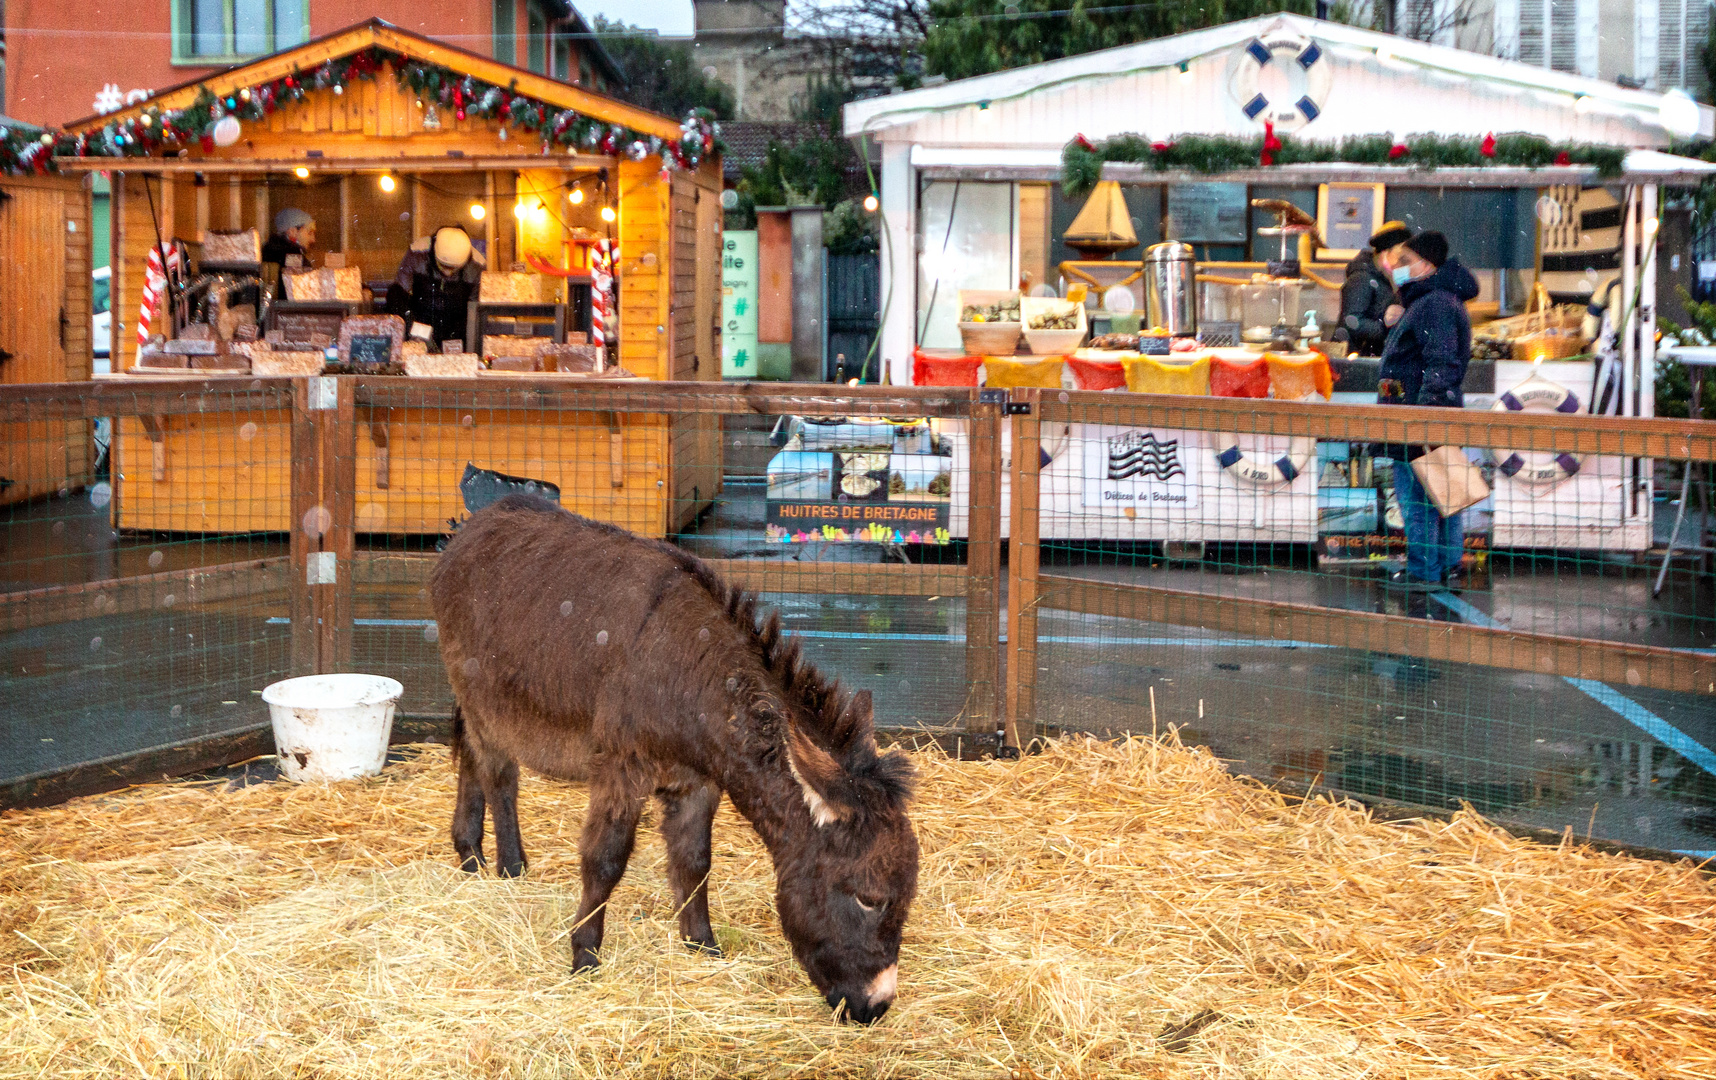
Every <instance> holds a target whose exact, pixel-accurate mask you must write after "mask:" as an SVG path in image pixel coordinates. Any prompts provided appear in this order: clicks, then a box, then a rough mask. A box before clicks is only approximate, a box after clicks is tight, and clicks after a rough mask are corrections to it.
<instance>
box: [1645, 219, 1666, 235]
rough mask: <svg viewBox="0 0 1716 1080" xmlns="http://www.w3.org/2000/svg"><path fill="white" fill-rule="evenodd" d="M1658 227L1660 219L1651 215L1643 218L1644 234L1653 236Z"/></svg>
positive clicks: (1660, 223)
mask: <svg viewBox="0 0 1716 1080" xmlns="http://www.w3.org/2000/svg"><path fill="white" fill-rule="evenodd" d="M1660 228H1662V222H1661V221H1659V220H1657V219H1656V218H1653V217H1648V218H1645V220H1644V230H1645V235H1646V236H1655V235H1656V231H1657V230H1658V229H1660Z"/></svg>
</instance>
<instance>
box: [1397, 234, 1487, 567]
mask: <svg viewBox="0 0 1716 1080" xmlns="http://www.w3.org/2000/svg"><path fill="white" fill-rule="evenodd" d="M1393 278H1394V281H1395V284H1396V285H1397V286H1398V287H1399V289H1400V303H1401V305H1402V307H1404V308H1405V313H1404V314H1403V315H1401V317H1400V321H1399V322H1397V323H1395V324H1394V328H1393V329H1392V330H1390V331H1389V332H1388V341H1387V343H1386V344H1385V345H1384V346H1383V350H1382V367H1381V370H1380V371H1379V372H1378V383H1377V393H1376V400H1377V401H1378V402H1379V403H1380V404H1383V405H1431V406H1437V407H1440V408H1447V409H1458V408H1461V407H1462V406H1463V405H1464V404H1465V397H1464V395H1463V394H1462V393H1461V390H1460V386H1461V384H1462V383H1463V382H1465V380H1466V364H1467V363H1468V362H1469V361H1470V360H1471V358H1472V320H1471V316H1470V315H1468V314H1467V313H1466V301H1468V300H1471V299H1473V298H1474V297H1476V296H1477V295H1478V281H1477V279H1476V278H1474V277H1473V276H1472V272H1471V271H1470V270H1467V269H1466V268H1465V267H1464V266H1461V265H1460V261H1459V260H1458V259H1455V258H1451V257H1450V256H1449V254H1448V240H1447V238H1446V237H1445V236H1443V235H1442V234H1441V233H1439V232H1421V233H1419V234H1418V235H1416V236H1414V237H1412V238H1411V239H1410V240H1408V241H1406V243H1405V245H1404V246H1403V247H1402V249H1401V250H1400V252H1399V254H1398V263H1397V265H1396V266H1395V267H1394V270H1393ZM1384 452H1385V453H1386V455H1387V456H1389V457H1391V458H1393V459H1394V490H1395V493H1396V494H1397V495H1398V496H1399V498H1400V515H1401V518H1402V520H1403V521H1404V523H1405V525H1406V569H1404V570H1401V571H1399V572H1397V573H1396V574H1394V575H1393V576H1392V577H1390V578H1389V581H1390V583H1391V584H1393V585H1395V586H1398V587H1402V588H1407V589H1412V590H1429V589H1435V588H1441V587H1445V586H1448V585H1450V584H1453V579H1454V571H1455V569H1456V568H1457V567H1458V566H1459V565H1460V556H1461V554H1462V552H1463V550H1464V546H1465V530H1464V527H1463V525H1462V523H1461V520H1460V515H1459V514H1454V515H1452V516H1451V517H1443V516H1442V515H1441V514H1439V513H1437V512H1436V507H1435V505H1434V504H1433V503H1431V501H1430V497H1429V495H1428V494H1427V493H1426V492H1425V490H1424V486H1423V484H1421V483H1420V482H1419V480H1418V477H1417V475H1416V474H1414V473H1413V471H1412V467H1411V464H1410V462H1411V461H1412V460H1413V459H1415V458H1417V457H1420V456H1422V455H1423V453H1424V452H1425V448H1424V447H1418V446H1414V447H1404V446H1390V447H1386V448H1385V450H1384Z"/></svg>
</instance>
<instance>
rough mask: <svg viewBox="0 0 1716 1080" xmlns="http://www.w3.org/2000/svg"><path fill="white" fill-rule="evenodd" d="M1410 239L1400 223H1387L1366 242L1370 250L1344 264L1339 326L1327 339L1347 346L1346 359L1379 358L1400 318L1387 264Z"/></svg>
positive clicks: (1361, 252)
mask: <svg viewBox="0 0 1716 1080" xmlns="http://www.w3.org/2000/svg"><path fill="white" fill-rule="evenodd" d="M1411 236H1412V232H1411V230H1410V229H1408V228H1407V227H1406V226H1405V225H1403V224H1401V223H1400V222H1398V221H1390V222H1387V223H1386V224H1384V225H1383V227H1382V228H1380V229H1378V230H1377V231H1376V233H1375V234H1374V235H1373V236H1372V237H1371V238H1370V246H1369V247H1367V248H1361V249H1360V250H1359V253H1358V254H1357V255H1355V256H1353V259H1352V261H1351V262H1349V263H1347V277H1346V281H1345V282H1343V283H1342V284H1341V324H1340V326H1338V327H1336V328H1335V332H1334V333H1333V334H1332V335H1331V337H1332V338H1333V339H1334V340H1335V341H1344V342H1346V343H1347V355H1348V356H1380V355H1382V345H1383V342H1384V341H1386V340H1387V339H1388V328H1389V327H1390V326H1392V325H1394V320H1395V319H1398V318H1399V317H1400V309H1399V306H1398V305H1397V304H1396V303H1395V296H1394V284H1393V283H1392V282H1391V281H1390V280H1389V277H1388V273H1389V271H1390V270H1391V269H1392V268H1393V264H1392V262H1391V261H1390V260H1391V259H1392V258H1393V257H1394V255H1395V254H1396V252H1397V251H1398V249H1399V248H1400V245H1402V244H1404V243H1405V242H1406V241H1407V239H1409V238H1410V237H1411ZM1391 309H1392V317H1391V315H1390V311H1391Z"/></svg>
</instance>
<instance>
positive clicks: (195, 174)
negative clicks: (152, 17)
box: [56, 20, 721, 536]
mask: <svg viewBox="0 0 1716 1080" xmlns="http://www.w3.org/2000/svg"><path fill="white" fill-rule="evenodd" d="M353 58H358V59H359V60H360V61H361V62H360V63H358V64H357V66H356V67H353V66H352V65H353ZM330 65H338V66H337V67H332V68H331V67H330ZM407 68H409V69H410V70H412V71H415V72H417V73H418V74H421V72H423V71H424V70H429V69H430V68H432V69H433V70H434V71H435V72H436V78H438V79H441V80H443V81H444V82H445V83H448V84H452V85H455V86H471V85H475V86H478V87H482V88H489V89H492V90H494V91H496V92H498V93H502V94H504V97H503V98H502V99H501V100H503V101H507V102H510V101H512V100H513V99H514V98H515V97H516V98H517V99H518V100H519V102H521V103H522V106H521V107H522V108H524V109H533V110H537V112H536V115H537V116H538V117H539V118H540V117H541V116H544V115H546V116H549V117H554V116H561V117H564V116H568V115H571V113H572V112H575V113H576V115H577V116H578V118H579V119H580V122H582V123H585V124H588V123H589V122H592V121H594V122H599V123H601V124H603V125H608V127H605V128H604V129H603V130H611V131H615V132H622V131H623V132H624V133H626V134H625V136H624V137H625V138H627V139H632V140H634V141H633V142H630V143H623V144H620V145H616V144H615V142H614V140H611V139H610V140H608V141H607V144H606V145H603V144H602V143H601V142H600V141H598V142H597V143H596V144H595V145H591V146H587V145H583V144H579V145H575V146H567V145H564V140H562V141H558V142H557V141H555V139H554V138H552V136H551V134H550V132H549V130H548V127H547V126H546V125H543V126H542V127H541V128H540V130H532V129H531V128H529V127H527V126H526V125H524V124H522V123H520V122H517V117H516V116H515V115H511V114H508V113H507V111H506V109H505V107H504V106H503V107H502V109H501V110H500V111H499V112H498V113H495V112H494V111H493V110H491V115H489V116H488V117H487V118H483V117H482V116H480V115H479V112H480V110H479V108H478V106H477V103H476V102H474V101H469V100H467V99H465V98H464V97H463V95H462V94H461V95H460V97H459V98H457V99H455V101H456V104H450V103H449V102H448V101H447V100H445V95H443V98H442V100H437V98H436V97H435V96H434V95H433V94H432V93H426V92H424V91H423V90H421V89H413V86H412V85H411V84H410V82H409V81H408V80H407V79H405V78H401V77H400V72H401V71H403V70H407ZM330 70H336V71H340V72H349V71H357V72H358V74H357V75H354V76H352V77H350V78H347V79H344V80H343V81H337V80H332V79H330V78H329V77H328V76H327V74H326V73H327V72H328V71H330ZM318 73H320V74H318ZM289 77H290V78H294V79H296V80H303V82H302V91H301V97H299V96H298V95H297V93H294V94H289V95H287V96H288V97H298V99H297V100H286V99H282V100H280V101H279V103H278V107H277V108H272V109H270V110H269V111H268V113H267V114H266V115H265V116H261V117H255V118H250V119H245V120H244V121H243V122H242V124H241V129H240V133H239V135H238V137H237V138H236V140H235V141H232V142H231V143H230V145H216V144H215V141H214V140H213V139H210V138H202V139H198V138H196V137H194V136H193V137H191V138H189V139H188V140H183V139H182V140H180V141H179V142H177V143H167V144H165V145H164V146H163V147H162V148H160V149H155V150H153V151H152V152H151V153H149V154H148V155H146V156H125V157H123V158H117V159H116V158H115V157H112V156H108V157H100V156H95V154H94V152H93V151H92V152H90V155H89V156H76V155H72V154H67V153H66V152H65V149H66V144H65V142H64V141H62V143H61V146H60V153H59V156H58V157H57V158H56V160H57V163H58V165H59V166H60V168H61V169H63V170H68V171H77V170H83V171H88V170H92V169H108V170H116V171H114V172H113V176H114V184H113V191H114V194H113V207H114V258H113V285H112V288H113V306H114V309H115V310H116V311H118V312H121V313H123V314H122V316H121V318H122V319H123V322H124V328H123V329H119V327H120V325H121V324H120V321H119V320H117V319H116V321H115V324H114V325H115V327H116V329H115V333H114V341H113V343H112V355H113V357H114V364H113V367H114V371H115V372H132V376H131V377H136V378H144V377H147V376H143V375H137V374H135V372H133V371H132V369H133V365H134V364H135V362H136V357H137V351H138V345H139V341H138V336H137V333H136V318H135V317H136V314H137V312H138V309H139V306H140V304H141V303H142V301H143V292H144V277H145V272H146V261H147V259H148V258H149V254H150V252H151V250H152V249H155V248H156V247H157V246H158V245H159V244H161V243H163V242H171V241H173V240H174V239H177V240H178V241H179V242H180V244H181V246H182V247H183V248H184V249H185V250H186V251H187V252H188V253H189V255H190V259H191V262H192V263H193V264H195V263H196V262H197V258H198V255H199V251H200V245H201V244H202V242H203V241H204V239H205V237H206V236H207V235H209V234H210V233H211V232H225V231H233V230H243V229H250V228H255V229H256V230H257V231H258V233H259V235H260V236H261V237H263V238H267V237H268V236H269V234H270V232H271V224H272V221H273V217H274V214H275V213H276V212H277V211H279V210H280V209H282V208H284V207H297V208H300V209H303V210H306V211H308V212H309V213H310V214H311V215H312V216H314V218H315V219H316V228H317V243H316V245H315V248H314V251H313V254H312V264H313V265H316V266H320V265H322V258H323V253H337V254H338V255H340V256H342V257H343V259H344V262H345V265H346V266H348V267H353V266H355V267H358V268H359V269H360V270H361V277H362V280H363V282H364V285H365V287H366V292H365V301H366V302H370V301H371V297H372V296H373V306H374V310H377V311H379V310H381V303H382V297H383V295H384V293H385V288H386V283H387V282H388V281H389V280H391V279H392V278H393V277H394V275H395V273H396V271H397V269H398V267H399V265H400V260H401V258H402V257H403V256H405V254H406V252H407V250H408V249H409V248H410V246H411V245H412V244H413V243H414V242H419V243H421V242H422V241H423V239H424V238H425V237H427V236H429V235H430V234H431V233H432V232H433V231H434V230H435V229H436V228H439V227H441V226H445V225H460V226H463V227H464V228H465V229H466V231H467V232H469V233H470V234H471V236H472V238H473V240H474V241H477V242H478V243H479V244H480V245H481V246H482V247H484V248H486V261H487V268H488V269H490V270H496V271H506V270H509V269H510V270H527V271H535V270H537V269H538V268H540V267H543V266H545V265H546V266H548V267H552V268H553V269H554V270H558V271H561V272H562V273H563V274H570V275H571V277H563V276H560V275H557V274H554V273H546V274H543V275H541V276H540V281H541V282H542V283H543V288H544V290H545V295H543V297H542V299H543V300H545V301H549V302H553V301H560V302H567V301H569V300H571V295H570V293H571V289H572V287H573V286H572V282H574V281H577V280H579V277H580V273H581V272H583V273H588V272H589V271H591V270H593V269H595V267H593V266H592V265H591V264H592V262H594V261H596V260H598V259H599V258H600V257H599V256H596V255H593V254H592V250H593V249H594V248H595V247H596V246H597V244H598V242H599V241H607V242H609V243H611V244H615V245H617V251H618V255H617V257H615V258H614V259H613V261H612V263H611V270H612V274H613V278H614V281H615V292H616V293H617V297H615V300H617V303H614V304H613V305H612V308H611V310H610V311H609V312H608V316H607V320H606V327H605V329H606V335H607V338H608V339H609V340H610V341H615V340H617V343H618V345H617V353H615V354H610V358H611V359H612V360H616V361H617V363H618V366H619V367H620V368H623V369H624V370H625V372H626V373H629V374H631V375H635V376H638V377H641V378H644V379H652V380H661V379H673V380H717V379H719V378H720V359H719V358H720V344H719V338H718V336H717V335H718V334H719V317H720V295H719V288H720V282H719V278H718V276H717V272H718V260H719V251H720V242H721V236H720V230H721V213H720V198H719V196H720V188H721V167H720V162H719V160H718V159H717V158H716V157H715V156H714V154H713V153H710V154H709V155H708V156H705V157H703V158H702V159H701V160H700V161H699V162H697V164H696V165H695V167H692V168H685V167H684V165H683V163H679V164H677V165H676V167H673V168H664V163H663V160H662V158H661V157H660V156H658V155H656V154H648V155H646V156H642V157H641V159H640V158H638V157H637V149H638V147H639V144H638V142H637V141H636V140H641V139H647V138H651V137H653V138H655V139H659V140H663V141H666V142H677V141H678V140H679V139H680V138H681V137H682V131H681V128H680V123H679V121H677V120H673V119H670V118H668V117H665V116H660V115H657V114H654V113H650V112H647V111H645V110H642V109H639V108H637V107H635V106H632V105H628V104H626V103H624V102H620V101H617V100H614V99H612V98H609V97H605V96H603V95H600V94H595V93H592V92H590V91H587V90H583V89H580V88H578V87H575V86H571V85H568V84H566V83H562V82H558V81H555V80H553V79H549V78H546V77H543V76H540V75H536V74H533V73H531V72H529V71H525V70H522V69H518V68H514V67H511V66H508V65H505V64H501V63H498V62H496V61H494V60H492V59H488V58H486V57H482V56H479V55H476V54H474V53H470V52H466V51H464V50H461V49H458V48H454V47H451V46H448V45H445V44H442V43H440V42H436V41H432V40H430V39H428V38H424V37H420V36H418V35H415V34H411V33H408V32H406V31H402V30H399V29H397V28H395V27H392V26H389V25H387V24H386V23H383V22H380V21H379V20H372V21H370V22H368V23H364V24H361V25H359V26H356V27H353V28H351V29H348V30H345V31H341V32H339V33H336V34H333V35H330V36H328V37H325V38H322V39H319V40H317V41H313V42H310V43H308V44H306V45H303V46H301V47H299V48H296V49H292V50H288V51H285V52H282V53H278V54H275V55H273V56H270V57H267V58H264V59H261V60H258V61H255V62H254V63H251V64H247V65H244V66H241V67H236V68H233V69H231V70H229V71H226V72H223V73H221V74H220V75H217V76H214V77H211V78H208V79H205V80H203V81H201V82H199V83H195V84H188V85H185V86H181V87H177V88H175V89H172V90H167V91H163V92H161V93H158V94H156V95H154V96H153V97H151V98H150V99H148V100H147V101H144V102H140V103H137V104H136V105H132V106H129V107H127V109H126V110H124V111H123V112H121V113H115V114H109V115H106V116H101V117H92V118H90V119H88V120H85V121H80V122H79V123H76V124H73V125H70V126H69V127H68V128H67V131H66V133H65V134H66V137H67V138H71V139H76V138H78V137H80V136H81V137H82V138H83V139H84V140H85V142H86V143H87V144H88V146H90V147H100V146H102V145H104V144H103V143H102V142H101V140H102V137H103V135H104V133H109V134H110V133H112V132H113V131H114V130H116V129H115V127H114V125H116V124H117V125H119V127H118V129H117V130H119V131H128V130H129V131H137V130H140V129H139V128H138V127H137V123H138V122H139V121H140V118H142V117H144V116H146V115H148V116H163V115H168V114H169V113H170V111H171V110H183V109H186V108H189V107H192V106H194V105H195V104H196V102H198V101H199V100H202V101H208V100H210V97H209V95H212V96H213V98H212V100H214V101H215V102H217V103H222V102H228V103H230V102H236V101H238V100H240V97H241V96H242V100H243V101H244V102H246V103H249V102H250V101H251V96H252V95H254V94H261V93H264V90H262V89H259V88H262V87H267V88H268V90H267V91H266V92H267V93H269V94H270V95H271V97H270V101H272V100H273V98H272V95H273V94H276V93H278V92H279V88H280V87H281V86H283V85H284V83H283V80H285V79H287V78H289ZM467 79H468V80H473V82H464V80H467ZM322 83H329V84H330V85H321V84H322ZM501 88H504V90H502V89H501ZM483 92H488V90H484V91H483ZM467 108H468V109H469V110H470V114H469V115H468V116H467V115H466V109H467ZM253 111H254V110H253ZM239 112H240V113H242V112H243V110H242V109H240V110H239ZM229 118H230V117H229ZM156 126H157V128H158V126H159V121H156ZM147 127H148V125H144V130H146V129H147ZM228 134H229V136H230V134H231V133H230V131H229V132H228ZM628 149H630V150H631V151H632V152H631V153H628V152H627V150H628ZM604 150H608V151H612V152H609V153H604V152H603V151H604ZM586 151H590V152H586ZM107 152H109V153H111V149H110V148H109V149H108V151H107ZM586 280H587V278H586ZM86 284H87V282H86ZM372 290H373V291H372ZM550 291H551V295H550V294H549V292H550ZM401 378H404V376H402V377H401ZM357 421H358V427H359V438H358V446H359V456H360V462H359V467H358V491H357V513H358V524H359V528H360V529H361V530H364V531H373V532H381V533H401V534H410V533H435V532H440V531H443V530H444V529H445V527H446V522H447V520H448V518H451V517H456V516H458V514H459V513H460V510H461V505H462V504H461V500H460V496H459V492H458V488H457V484H458V480H459V477H460V474H461V472H462V471H463V469H464V467H465V464H466V463H467V462H470V463H473V464H475V465H477V466H479V467H482V468H489V469H494V470H497V471H499V472H504V473H508V474H513V475H522V476H529V477H532V478H535V479H540V480H546V481H549V482H551V483H554V484H557V485H559V487H560V489H561V492H562V498H561V501H562V503H563V504H565V505H566V506H568V507H569V508H571V509H574V510H577V511H578V512H580V513H584V514H588V515H590V516H592V517H596V518H600V519H603V520H607V521H611V522H613V523H615V524H619V525H623V526H625V527H627V528H630V529H634V530H636V531H638V532H641V533H645V534H649V535H656V536H660V535H664V534H666V533H668V532H671V531H673V530H676V529H678V528H680V527H681V526H683V525H684V524H685V523H686V522H687V521H689V520H690V519H691V518H693V517H695V516H696V515H697V514H698V513H699V512H700V511H701V510H702V509H703V508H705V507H707V506H708V505H709V504H710V502H711V501H712V499H713V497H714V495H715V494H716V493H717V491H718V489H719V487H720V479H721V469H720V453H721V447H720V433H719V428H718V426H717V425H716V424H715V423H714V421H713V420H712V419H711V418H708V417H669V416H664V415H660V414H613V413H604V414H595V413H546V412H525V411H522V410H521V411H518V412H493V411H482V412H481V413H480V414H475V413H470V412H461V411H450V412H447V411H442V412H437V411H432V410H418V409H411V408H395V409H391V410H376V411H375V412H374V413H373V414H367V413H366V411H365V410H362V409H360V415H359V416H358V417H357ZM287 423H288V417H287V416H286V415H285V414H280V415H278V416H275V415H268V416H266V417H260V418H257V417H249V418H244V417H241V418H233V417H226V418H222V419H216V418H213V417H210V418H209V419H208V420H206V421H205V420H202V419H199V418H197V417H188V416H181V417H167V418H162V419H160V420H159V421H158V422H155V423H150V424H142V423H139V422H138V421H136V420H130V419H127V420H121V421H120V423H119V425H118V430H117V433H116V438H115V440H114V446H115V449H114V455H115V464H116V469H115V477H116V479H115V497H114V501H113V507H114V521H115V523H116V525H117V526H118V527H120V528H124V529H141V530H168V531H191V532H240V531H270V532H273V531H285V530H287V529H288V528H289V527H290V522H289V521H288V517H289V511H288V507H289V499H288V498H287V474H288V470H289V461H288V459H287V449H286V448H287V446H288V442H289V440H288V431H287ZM246 424H253V425H254V426H251V427H244V425H246ZM241 427H242V428H243V430H242V432H241V430H240V429H241ZM217 465H218V468H217V467H216V466H217ZM235 468H236V470H237V472H236V475H237V476H238V477H239V478H240V481H241V483H243V484H244V485H245V492H244V495H243V497H242V498H233V497H231V484H232V478H233V476H234V475H235V473H234V469H235Z"/></svg>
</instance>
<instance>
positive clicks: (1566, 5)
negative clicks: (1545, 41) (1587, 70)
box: [1548, 0, 1579, 72]
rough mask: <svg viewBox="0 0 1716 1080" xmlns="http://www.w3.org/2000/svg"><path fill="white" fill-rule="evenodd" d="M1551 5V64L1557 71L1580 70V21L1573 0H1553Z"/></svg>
mask: <svg viewBox="0 0 1716 1080" xmlns="http://www.w3.org/2000/svg"><path fill="white" fill-rule="evenodd" d="M1548 7H1549V66H1550V67H1551V68H1554V69H1555V70H1556V71H1573V72H1577V71H1578V70H1579V21H1578V18H1577V16H1576V14H1575V12H1574V10H1573V9H1574V4H1573V2H1572V0H1551V3H1550V4H1549V5H1548Z"/></svg>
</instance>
